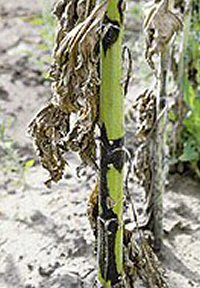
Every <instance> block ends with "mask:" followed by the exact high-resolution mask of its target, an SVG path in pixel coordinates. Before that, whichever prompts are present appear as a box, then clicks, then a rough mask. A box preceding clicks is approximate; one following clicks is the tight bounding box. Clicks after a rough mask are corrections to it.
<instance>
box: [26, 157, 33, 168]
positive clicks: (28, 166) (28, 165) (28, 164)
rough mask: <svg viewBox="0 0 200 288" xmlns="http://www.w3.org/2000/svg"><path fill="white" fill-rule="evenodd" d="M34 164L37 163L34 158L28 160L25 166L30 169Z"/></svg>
mask: <svg viewBox="0 0 200 288" xmlns="http://www.w3.org/2000/svg"><path fill="white" fill-rule="evenodd" d="M34 164H35V160H34V159H31V160H28V161H26V163H25V168H26V169H29V168H31V167H33V166H34Z"/></svg>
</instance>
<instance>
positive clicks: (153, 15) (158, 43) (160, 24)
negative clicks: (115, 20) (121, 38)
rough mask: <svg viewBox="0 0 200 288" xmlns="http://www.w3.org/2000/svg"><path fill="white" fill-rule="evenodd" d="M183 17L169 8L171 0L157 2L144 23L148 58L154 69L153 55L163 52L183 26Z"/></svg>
mask: <svg viewBox="0 0 200 288" xmlns="http://www.w3.org/2000/svg"><path fill="white" fill-rule="evenodd" d="M182 26H183V24H182V21H181V19H180V18H179V17H178V16H177V15H176V14H175V13H173V12H172V11H170V10H169V0H163V1H161V2H160V3H159V4H155V5H154V6H153V7H152V9H151V11H150V12H149V14H148V15H147V17H146V19H145V23H144V28H145V31H146V43H147V48H146V59H147V61H148V63H149V65H150V66H151V68H152V69H155V67H154V62H153V59H152V57H153V55H154V54H159V53H162V52H163V51H164V50H165V48H166V47H167V45H168V43H169V42H170V40H171V38H172V37H173V35H174V34H175V33H176V32H178V31H179V30H180V29H181V28H182Z"/></svg>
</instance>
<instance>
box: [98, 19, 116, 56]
mask: <svg viewBox="0 0 200 288" xmlns="http://www.w3.org/2000/svg"><path fill="white" fill-rule="evenodd" d="M103 30H105V34H104V33H103V39H102V45H103V51H104V54H105V55H106V53H107V51H108V49H110V48H111V47H112V46H113V44H114V43H115V42H117V40H118V37H119V34H120V24H119V22H118V21H113V20H111V19H110V18H109V17H108V16H105V20H104V24H103ZM103 32H104V31H103Z"/></svg>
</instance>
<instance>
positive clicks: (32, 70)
mask: <svg viewBox="0 0 200 288" xmlns="http://www.w3.org/2000/svg"><path fill="white" fill-rule="evenodd" d="M40 12H41V11H40V6H39V5H38V3H37V1H33V0H32V1H25V0H17V1H14V0H9V1H3V0H0V18H1V21H0V34H1V41H0V108H1V112H0V125H1V127H4V126H5V128H6V132H5V134H6V135H4V136H2V133H1V138H0V141H1V142H0V144H1V145H0V157H1V162H0V166H1V167H0V288H81V287H84V288H87V287H88V288H89V287H92V285H93V284H92V283H93V282H94V278H95V275H96V273H95V271H96V268H95V264H96V260H95V258H94V256H93V235H92V233H91V230H90V226H89V222H88V220H87V216H86V209H87V199H88V197H89V193H90V191H91V189H92V187H93V186H94V178H93V177H88V176H87V175H84V176H83V177H82V178H81V179H79V178H77V176H76V173H75V172H76V171H75V167H76V165H77V164H78V159H77V158H76V157H75V156H73V155H69V158H70V167H69V169H68V171H67V174H66V177H65V179H63V181H62V182H61V183H60V184H59V185H54V186H53V187H52V188H51V189H47V188H46V187H45V186H44V184H43V182H44V180H45V179H46V177H47V174H46V172H45V171H44V170H43V169H42V168H41V166H40V165H39V164H36V165H34V166H33V167H31V168H26V163H27V161H28V160H29V159H33V158H35V159H37V158H36V156H35V153H34V152H33V149H32V144H31V140H30V139H29V138H28V137H27V133H26V131H27V125H28V123H29V122H30V121H31V119H32V118H33V116H34V114H35V113H36V111H37V110H38V109H40V108H41V106H42V104H43V103H45V101H46V100H47V99H48V98H49V95H50V87H49V83H48V82H47V81H44V80H43V77H42V72H41V71H40V70H39V69H38V66H37V65H36V62H37V61H35V59H40V57H42V53H40V51H38V44H41V43H42V41H43V40H42V37H41V27H39V26H33V25H32V24H31V23H30V21H29V19H32V18H33V17H35V16H37V15H39V13H40ZM33 56H34V57H33ZM133 90H134V87H133V88H132V89H131V91H133ZM130 98H131V96H130V95H129V97H128V99H130ZM6 137H7V138H6ZM9 137H10V138H9ZM10 139H11V141H10ZM199 207H200V189H199V183H197V182H195V181H194V180H192V179H191V178H190V177H188V176H181V175H173V176H171V177H170V181H169V185H168V189H167V192H166V195H165V196H164V216H165V217H164V231H165V240H164V250H163V264H164V266H165V267H166V269H167V277H168V282H169V287H170V288H191V287H196V288H199V287H200V213H199Z"/></svg>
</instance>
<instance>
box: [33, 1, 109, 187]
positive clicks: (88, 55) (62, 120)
mask: <svg viewBox="0 0 200 288" xmlns="http://www.w3.org/2000/svg"><path fill="white" fill-rule="evenodd" d="M94 6H95V1H94V0H78V1H73V0H60V1H59V2H58V3H57V4H56V6H55V9H54V14H55V15H56V16H57V18H58V21H59V27H58V32H57V36H56V44H55V48H54V55H53V58H54V60H53V63H52V66H51V70H50V76H51V77H52V80H53V81H52V90H53V96H52V99H51V102H50V104H49V105H47V106H46V107H45V108H44V109H42V111H41V112H40V113H39V114H38V115H37V116H36V118H35V119H34V120H33V121H32V123H31V124H30V126H29V127H30V133H31V135H32V136H33V138H34V140H35V144H36V146H37V148H38V151H39V156H40V158H41V162H42V164H43V166H44V168H46V169H47V170H48V171H49V173H50V176H51V177H50V179H49V180H48V181H47V183H48V184H50V182H51V181H52V180H53V181H55V182H57V181H58V180H60V179H61V178H62V175H63V172H64V167H65V164H66V163H67V162H66V160H65V158H64V152H65V151H68V150H71V151H75V152H78V153H79V155H80V157H81V159H82V161H83V163H84V164H86V165H88V164H89V165H93V166H95V165H96V144H95V127H96V124H97V123H98V120H99V112H98V110H99V107H98V105H99V90H100V89H99V85H100V80H99V71H98V63H99V43H100V32H101V22H102V20H103V18H104V15H105V12H106V10H107V2H103V3H101V4H100V5H99V6H97V7H94ZM72 114H73V118H75V119H76V121H75V122H73V123H72V121H71V117H72Z"/></svg>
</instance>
